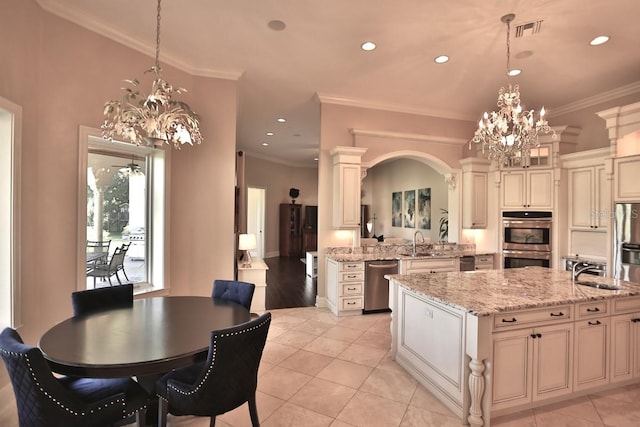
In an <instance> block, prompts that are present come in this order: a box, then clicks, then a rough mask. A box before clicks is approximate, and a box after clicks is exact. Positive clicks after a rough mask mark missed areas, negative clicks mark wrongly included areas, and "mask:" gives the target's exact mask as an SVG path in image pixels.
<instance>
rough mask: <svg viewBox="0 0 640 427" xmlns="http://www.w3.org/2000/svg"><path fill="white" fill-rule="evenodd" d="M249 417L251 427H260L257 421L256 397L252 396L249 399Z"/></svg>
mask: <svg viewBox="0 0 640 427" xmlns="http://www.w3.org/2000/svg"><path fill="white" fill-rule="evenodd" d="M248 403H249V415H250V416H251V425H252V426H253V427H260V420H259V419H258V408H257V406H256V395H255V394H254V395H253V397H252V398H251V399H249V402H248Z"/></svg>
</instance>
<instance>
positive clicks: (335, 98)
mask: <svg viewBox="0 0 640 427" xmlns="http://www.w3.org/2000/svg"><path fill="white" fill-rule="evenodd" d="M316 96H317V97H318V99H319V100H320V102H321V103H322V104H334V105H343V106H346V107H357V108H368V109H372V110H382V111H389V112H392V113H403V114H416V115H419V116H429V117H437V118H441V119H451V120H464V121H468V122H474V123H475V122H476V119H477V117H475V116H474V117H471V116H467V115H464V114H459V113H453V112H447V111H440V110H438V111H435V110H426V109H423V108H417V107H415V108H414V107H408V106H406V105H400V104H388V103H378V102H371V101H365V100H362V99H355V98H346V97H343V96H339V95H330V94H325V93H319V92H316Z"/></svg>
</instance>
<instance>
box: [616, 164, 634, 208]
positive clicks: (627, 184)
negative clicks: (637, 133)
mask: <svg viewBox="0 0 640 427" xmlns="http://www.w3.org/2000/svg"><path fill="white" fill-rule="evenodd" d="M613 164H614V173H613V176H614V188H615V201H616V202H637V201H638V200H640V186H639V185H638V182H637V179H638V175H640V156H629V157H621V158H618V159H614V163H613Z"/></svg>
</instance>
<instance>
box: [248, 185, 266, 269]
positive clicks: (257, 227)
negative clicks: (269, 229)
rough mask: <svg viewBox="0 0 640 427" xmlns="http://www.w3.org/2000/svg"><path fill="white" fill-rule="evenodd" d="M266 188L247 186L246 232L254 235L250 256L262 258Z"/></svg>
mask: <svg viewBox="0 0 640 427" xmlns="http://www.w3.org/2000/svg"><path fill="white" fill-rule="evenodd" d="M265 200H266V190H265V189H264V188H256V187H248V188H247V233H249V234H255V235H256V249H255V253H251V255H252V256H257V257H259V258H264V246H265V241H264V222H265V218H264V216H265V203H266V202H265Z"/></svg>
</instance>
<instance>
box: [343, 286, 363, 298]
mask: <svg viewBox="0 0 640 427" xmlns="http://www.w3.org/2000/svg"><path fill="white" fill-rule="evenodd" d="M362 287H363V286H362V283H348V284H343V285H341V286H340V289H341V292H340V296H349V295H354V296H355V295H362Z"/></svg>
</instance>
